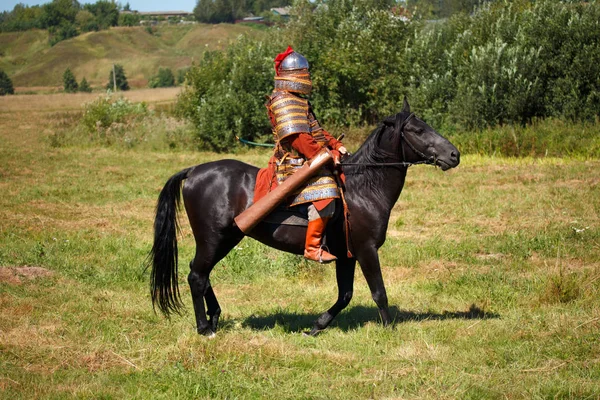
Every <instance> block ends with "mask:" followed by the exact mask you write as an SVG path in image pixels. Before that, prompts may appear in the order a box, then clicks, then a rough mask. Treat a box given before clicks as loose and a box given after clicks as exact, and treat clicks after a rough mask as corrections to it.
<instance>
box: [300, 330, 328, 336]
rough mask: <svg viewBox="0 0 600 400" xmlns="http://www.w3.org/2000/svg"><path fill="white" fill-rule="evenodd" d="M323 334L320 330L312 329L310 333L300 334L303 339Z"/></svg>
mask: <svg viewBox="0 0 600 400" xmlns="http://www.w3.org/2000/svg"><path fill="white" fill-rule="evenodd" d="M321 332H323V330H322V329H314V328H313V329H312V330H311V331H304V332H302V336H304V337H315V336H317V335H318V334H319V333H321Z"/></svg>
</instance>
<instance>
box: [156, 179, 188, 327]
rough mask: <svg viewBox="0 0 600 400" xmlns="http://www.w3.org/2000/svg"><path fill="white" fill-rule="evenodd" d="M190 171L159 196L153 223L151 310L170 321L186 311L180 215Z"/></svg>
mask: <svg viewBox="0 0 600 400" xmlns="http://www.w3.org/2000/svg"><path fill="white" fill-rule="evenodd" d="M190 170H191V168H187V169H184V170H183V171H180V172H178V173H176V174H175V175H173V176H172V177H171V178H169V180H168V181H167V183H166V184H165V187H163V189H162V190H161V192H160V195H159V196H158V204H157V205H156V218H155V219H154V244H153V246H152V250H151V251H150V254H149V255H148V258H149V260H148V264H149V265H150V264H151V265H152V271H151V273H150V294H151V296H152V307H153V308H154V309H156V306H158V308H159V309H160V311H162V313H163V314H165V315H166V316H167V317H168V316H170V314H171V313H173V312H174V313H179V312H180V310H181V308H182V307H183V303H182V302H181V296H180V294H179V286H178V284H177V233H178V231H179V224H178V221H177V211H178V210H179V205H180V203H181V183H182V182H183V180H184V179H185V178H187V174H188V172H189V171H190Z"/></svg>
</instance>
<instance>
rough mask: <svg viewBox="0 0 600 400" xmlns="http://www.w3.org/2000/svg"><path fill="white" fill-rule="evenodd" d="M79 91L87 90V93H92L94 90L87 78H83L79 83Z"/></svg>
mask: <svg viewBox="0 0 600 400" xmlns="http://www.w3.org/2000/svg"><path fill="white" fill-rule="evenodd" d="M79 91H80V92H85V93H91V92H92V88H91V86H90V85H89V84H88V81H87V79H85V78H83V79H82V80H81V82H80V83H79Z"/></svg>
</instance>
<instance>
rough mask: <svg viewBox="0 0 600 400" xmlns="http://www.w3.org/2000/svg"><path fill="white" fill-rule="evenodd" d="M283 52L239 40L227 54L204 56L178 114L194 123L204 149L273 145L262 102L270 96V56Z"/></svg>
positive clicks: (192, 74) (190, 76) (191, 74)
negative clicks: (242, 144)
mask: <svg viewBox="0 0 600 400" xmlns="http://www.w3.org/2000/svg"><path fill="white" fill-rule="evenodd" d="M282 48H284V47H283V46H282V45H275V44H274V42H272V43H266V42H254V41H252V40H251V39H249V38H246V37H243V38H241V39H240V40H239V41H238V42H236V43H234V44H232V45H231V46H229V47H228V48H227V50H226V51H225V52H217V51H214V52H210V51H209V52H205V53H204V56H203V58H202V60H201V61H200V62H199V63H198V65H197V66H195V67H192V68H191V69H190V71H189V72H188V73H187V77H186V79H187V87H186V89H185V91H184V92H182V94H181V95H180V96H179V98H178V101H177V113H178V115H180V116H183V117H186V118H188V119H189V120H190V121H192V123H193V124H194V125H195V126H196V128H197V132H198V137H199V139H200V140H201V141H202V142H203V144H204V146H206V147H208V148H210V149H212V150H215V151H227V150H231V148H232V147H234V146H235V144H236V143H237V141H236V138H235V136H239V137H243V138H246V139H249V140H254V141H259V142H260V141H263V142H264V141H266V140H269V139H271V125H270V123H269V119H268V117H267V112H266V109H265V106H264V101H265V95H268V94H269V93H270V92H271V91H272V90H273V75H274V72H273V58H274V54H277V53H278V52H280V51H282V50H280V49H282Z"/></svg>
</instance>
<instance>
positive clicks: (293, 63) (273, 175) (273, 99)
mask: <svg viewBox="0 0 600 400" xmlns="http://www.w3.org/2000/svg"><path fill="white" fill-rule="evenodd" d="M308 67H309V65H308V61H307V60H306V58H305V57H304V56H302V55H300V54H299V53H296V52H295V51H294V50H293V49H292V48H291V47H288V48H287V50H286V51H285V52H283V53H281V54H279V55H277V57H276V58H275V89H274V90H273V93H272V94H271V96H269V99H268V100H267V103H266V104H265V105H266V107H267V109H268V113H269V118H270V120H271V125H272V127H273V135H274V136H275V152H274V154H273V157H271V160H270V161H269V166H268V168H266V169H263V170H261V172H259V175H258V177H257V184H256V191H255V197H254V200H255V201H256V200H258V199H259V198H260V197H262V196H263V195H264V194H266V193H267V192H268V191H270V190H271V189H272V188H273V187H274V186H275V185H277V184H280V183H281V182H283V181H284V180H286V179H287V178H288V177H289V176H290V175H292V174H293V173H294V172H295V170H296V169H298V168H300V167H302V165H303V164H304V163H305V162H306V161H307V160H309V159H311V158H313V157H314V156H315V155H317V154H318V153H319V152H320V151H322V149H323V148H327V149H328V150H330V151H331V153H332V155H333V157H334V160H339V157H340V154H347V150H346V148H345V147H344V145H343V143H342V142H341V141H339V140H336V139H335V138H333V137H332V136H331V135H330V134H329V133H328V132H327V131H326V130H325V129H323V128H322V127H321V126H320V125H319V122H318V121H317V118H316V117H315V114H314V112H313V110H312V107H311V105H310V103H309V102H308V100H307V99H306V98H305V97H303V96H308V95H309V94H310V92H311V90H312V82H311V80H310V74H309V72H308ZM339 196H340V193H339V189H338V186H337V183H336V180H335V178H334V177H333V174H332V171H331V170H330V169H329V168H322V169H321V170H320V171H319V172H318V173H317V174H316V175H315V176H314V177H313V178H311V179H309V180H308V182H307V183H306V184H305V186H304V187H303V188H302V189H301V190H300V191H299V192H297V193H295V194H294V195H293V196H292V199H291V201H290V203H289V205H290V206H296V205H300V204H309V206H308V230H307V232H306V244H305V249H304V257H305V258H307V259H309V260H313V261H317V262H320V263H328V262H331V261H334V260H336V257H335V256H334V255H332V254H330V253H329V252H328V251H326V250H325V249H324V248H323V246H322V239H323V234H324V232H325V227H326V226H327V221H328V220H329V219H330V218H331V217H332V216H333V214H334V212H335V201H334V200H335V199H336V198H339Z"/></svg>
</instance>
